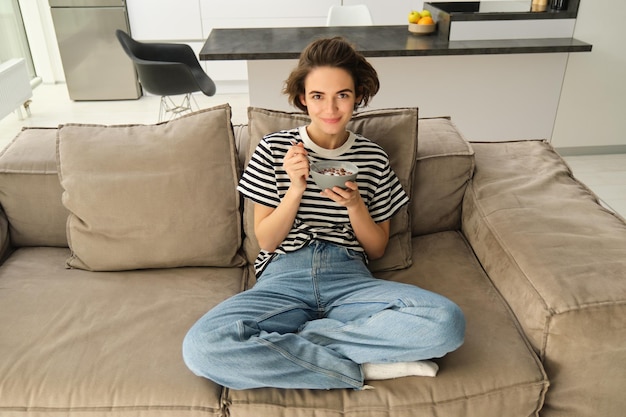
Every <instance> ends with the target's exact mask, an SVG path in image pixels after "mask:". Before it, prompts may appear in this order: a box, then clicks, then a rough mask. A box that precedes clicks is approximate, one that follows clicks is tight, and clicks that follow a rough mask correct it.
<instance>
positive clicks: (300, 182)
mask: <svg viewBox="0 0 626 417" xmlns="http://www.w3.org/2000/svg"><path fill="white" fill-rule="evenodd" d="M283 168H284V170H285V172H287V175H289V180H290V181H291V187H295V190H297V191H299V192H301V193H304V190H305V189H306V180H307V178H308V177H309V158H308V157H307V151H306V149H304V144H303V143H302V142H299V143H297V144H294V145H293V146H292V147H291V148H290V149H289V150H288V151H287V154H286V155H285V160H284V161H283Z"/></svg>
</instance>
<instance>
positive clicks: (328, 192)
mask: <svg viewBox="0 0 626 417" xmlns="http://www.w3.org/2000/svg"><path fill="white" fill-rule="evenodd" d="M345 185H346V187H347V188H346V189H343V188H340V187H333V188H332V189H330V188H327V189H325V190H324V191H322V195H323V196H325V197H328V198H330V199H331V200H333V201H334V202H335V203H337V204H339V205H340V206H344V207H346V208H350V207H354V206H355V205H357V204H359V202H360V201H361V194H360V193H359V186H358V185H357V183H356V182H353V181H346V184H345Z"/></svg>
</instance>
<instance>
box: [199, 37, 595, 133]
mask: <svg viewBox="0 0 626 417" xmlns="http://www.w3.org/2000/svg"><path fill="white" fill-rule="evenodd" d="M328 36H343V37H345V38H347V39H348V40H349V41H351V42H352V43H353V44H355V46H356V47H357V49H358V50H359V51H361V52H362V53H363V54H364V55H365V56H366V57H368V59H369V61H370V62H371V63H372V64H373V65H374V67H375V68H376V70H377V71H378V73H379V77H380V81H381V91H380V92H379V94H378V95H377V96H376V97H374V99H373V100H372V101H371V104H370V107H371V108H384V107H419V108H420V115H421V116H422V117H434V116H451V117H452V119H453V120H454V121H455V123H456V124H457V125H458V126H459V128H460V130H461V131H462V132H464V133H465V134H466V135H467V137H468V138H469V139H471V140H485V141H492V140H511V139H529V138H533V139H537V138H542V139H544V138H545V139H549V138H550V136H551V134H552V129H553V126H554V120H555V116H556V109H557V106H558V101H559V96H560V91H561V85H562V82H563V76H564V71H565V66H566V64H567V59H568V56H569V54H570V53H574V52H587V51H590V50H591V48H592V46H591V45H590V44H588V43H585V42H582V41H579V40H577V39H574V38H572V37H571V36H570V37H557V38H534V39H489V40H484V39H483V40H480V39H479V40H464V41H449V40H445V39H441V37H439V36H437V33H434V34H432V35H425V36H424V35H415V34H412V33H410V32H409V31H408V28H407V26H406V25H398V26H359V27H301V28H293V27H286V28H242V29H237V28H235V29H214V30H213V31H212V32H211V34H210V36H209V37H208V39H207V41H206V43H205V44H204V46H203V48H202V50H201V52H200V59H201V60H246V61H247V63H248V83H249V94H250V104H251V105H252V106H257V107H265V108H272V109H278V110H294V109H293V108H291V107H289V105H288V103H287V100H286V98H285V96H283V95H282V93H281V90H282V87H283V82H284V80H285V79H286V78H287V76H288V74H289V72H290V70H291V69H292V68H293V67H294V66H295V65H296V62H297V58H298V56H299V54H300V52H301V51H302V49H303V48H304V47H305V46H306V45H307V44H308V43H309V42H310V41H311V40H313V39H315V38H319V37H328Z"/></svg>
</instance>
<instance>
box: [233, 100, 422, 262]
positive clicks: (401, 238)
mask: <svg viewBox="0 0 626 417" xmlns="http://www.w3.org/2000/svg"><path fill="white" fill-rule="evenodd" d="M309 122H310V119H309V117H308V116H307V115H306V114H303V113H289V112H282V111H276V110H267V109H260V108H254V107H250V108H249V109H248V129H249V134H250V146H249V148H248V153H247V157H246V162H247V161H248V160H249V159H250V157H251V155H252V153H253V152H254V150H255V148H256V146H257V145H258V143H259V141H260V140H261V138H262V137H263V136H265V135H267V134H269V133H273V132H277V131H279V130H284V129H291V128H294V127H298V126H303V125H306V124H308V123H309ZM417 123H418V109H417V108H398V109H383V110H370V111H363V112H360V113H357V114H355V115H354V116H353V118H352V121H351V122H350V123H349V124H348V129H349V130H351V131H353V132H355V133H360V134H362V135H363V136H365V137H366V138H368V139H370V140H372V141H374V142H376V143H378V144H379V145H380V146H382V147H383V149H384V150H385V151H386V152H387V154H388V155H389V160H390V162H391V167H392V168H393V170H394V171H395V173H396V175H397V176H398V179H399V180H400V183H401V184H402V187H403V188H404V191H405V192H406V193H407V194H408V195H409V197H411V190H412V188H413V187H412V182H413V169H414V167H415V160H416V155H417ZM253 214H254V213H253V204H252V203H251V202H250V201H249V200H247V199H246V200H245V203H244V231H245V234H246V238H245V240H244V249H245V252H246V256H247V257H248V260H249V261H250V262H253V261H254V259H255V258H256V256H257V254H258V252H259V245H258V243H257V241H256V238H255V236H254V215H253ZM411 262H412V260H411V223H410V219H409V210H408V207H407V206H405V207H403V208H402V209H401V210H400V211H399V212H398V213H397V214H396V215H395V216H394V217H393V218H392V219H391V230H390V237H389V244H388V245H387V250H386V251H385V255H384V256H383V257H382V258H380V259H377V260H374V261H371V262H370V265H369V266H370V269H371V270H372V271H390V270H396V269H403V268H406V267H408V266H410V265H411Z"/></svg>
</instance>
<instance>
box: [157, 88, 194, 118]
mask: <svg viewBox="0 0 626 417" xmlns="http://www.w3.org/2000/svg"><path fill="white" fill-rule="evenodd" d="M194 105H195V110H199V109H200V107H199V106H198V102H197V101H196V99H195V97H194V96H193V94H191V93H187V94H185V95H184V96H183V98H182V101H181V102H180V104H176V103H174V100H172V98H171V97H170V96H162V97H161V106H160V108H159V122H163V121H166V120H172V119H175V118H177V117H179V116H182V115H183V114H185V113H190V112H192V111H194ZM168 115H169V117H168Z"/></svg>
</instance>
